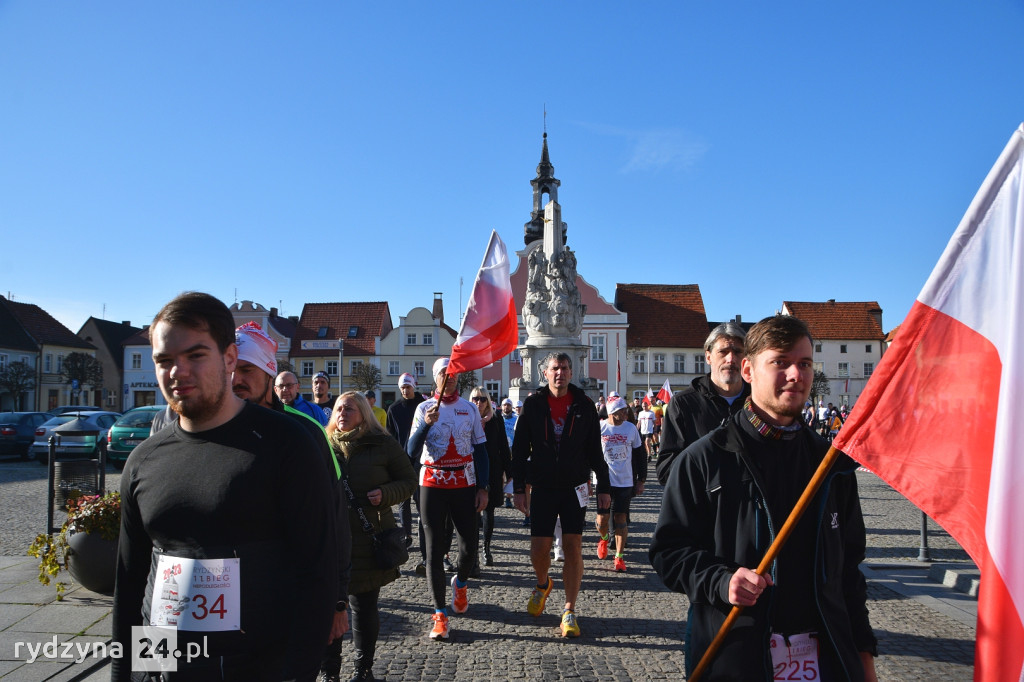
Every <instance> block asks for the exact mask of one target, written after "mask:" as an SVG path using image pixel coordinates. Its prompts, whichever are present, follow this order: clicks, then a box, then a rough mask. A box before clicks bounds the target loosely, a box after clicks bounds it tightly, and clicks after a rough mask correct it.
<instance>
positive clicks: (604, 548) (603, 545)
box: [597, 538, 608, 559]
mask: <svg viewBox="0 0 1024 682" xmlns="http://www.w3.org/2000/svg"><path fill="white" fill-rule="evenodd" d="M607 557H608V541H607V540H605V539H603V538H602V539H601V540H598V542H597V558H598V559H606V558H607Z"/></svg>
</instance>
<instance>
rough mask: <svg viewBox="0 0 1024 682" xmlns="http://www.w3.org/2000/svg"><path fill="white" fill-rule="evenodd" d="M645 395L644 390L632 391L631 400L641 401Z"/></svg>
mask: <svg viewBox="0 0 1024 682" xmlns="http://www.w3.org/2000/svg"><path fill="white" fill-rule="evenodd" d="M645 395H647V393H645V392H644V391H633V400H639V401H641V402H643V399H644V396H645Z"/></svg>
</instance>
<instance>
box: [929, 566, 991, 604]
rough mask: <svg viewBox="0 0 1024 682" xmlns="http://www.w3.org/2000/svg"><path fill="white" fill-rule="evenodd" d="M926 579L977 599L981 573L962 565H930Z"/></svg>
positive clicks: (971, 567)
mask: <svg viewBox="0 0 1024 682" xmlns="http://www.w3.org/2000/svg"><path fill="white" fill-rule="evenodd" d="M928 579H929V580H934V581H935V582H937V583H940V584H942V585H945V586H946V587H949V588H951V589H953V590H955V591H957V592H961V593H963V594H966V595H968V596H970V597H974V598H975V599H977V598H978V586H979V585H980V584H981V571H979V570H978V569H977V568H974V567H973V566H970V567H968V566H965V565H964V564H932V567H931V568H930V569H929V570H928Z"/></svg>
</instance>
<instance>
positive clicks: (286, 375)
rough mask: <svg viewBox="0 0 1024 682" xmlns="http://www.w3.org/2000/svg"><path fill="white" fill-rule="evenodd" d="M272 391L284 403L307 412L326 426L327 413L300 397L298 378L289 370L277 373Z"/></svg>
mask: <svg viewBox="0 0 1024 682" xmlns="http://www.w3.org/2000/svg"><path fill="white" fill-rule="evenodd" d="M274 393H276V394H277V397H278V398H279V399H280V400H281V402H282V403H284V404H285V405H287V406H289V407H291V408H292V409H295V410H298V411H299V412H303V413H305V414H308V415H309V416H310V417H312V418H313V420H314V421H316V423H317V424H319V425H320V426H327V415H326V414H324V411H323V410H322V409H320V408H319V407H317V406H316V405H313V404H312V403H310V402H308V401H307V400H306V399H305V398H303V397H302V394H301V392H300V391H299V380H298V378H297V377H296V376H295V375H294V374H292V373H291V372H281V373H280V374H278V375H277V378H276V379H275V380H274Z"/></svg>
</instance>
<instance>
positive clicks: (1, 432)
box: [0, 412, 50, 459]
mask: <svg viewBox="0 0 1024 682" xmlns="http://www.w3.org/2000/svg"><path fill="white" fill-rule="evenodd" d="M49 418H50V415H48V414H46V413H45V412H4V413H0V455H20V456H21V458H22V459H28V454H29V449H30V448H31V447H32V441H33V440H35V436H36V427H38V426H39V425H40V424H42V423H43V422H45V421H46V420H47V419H49Z"/></svg>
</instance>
